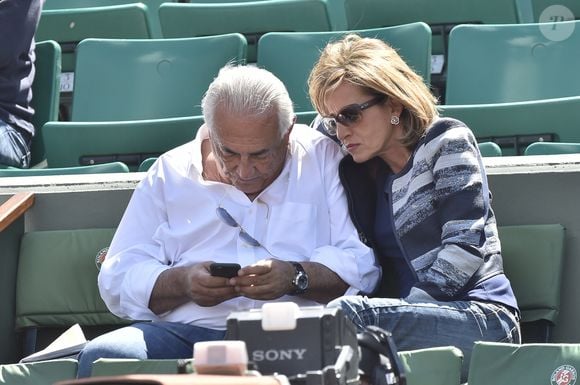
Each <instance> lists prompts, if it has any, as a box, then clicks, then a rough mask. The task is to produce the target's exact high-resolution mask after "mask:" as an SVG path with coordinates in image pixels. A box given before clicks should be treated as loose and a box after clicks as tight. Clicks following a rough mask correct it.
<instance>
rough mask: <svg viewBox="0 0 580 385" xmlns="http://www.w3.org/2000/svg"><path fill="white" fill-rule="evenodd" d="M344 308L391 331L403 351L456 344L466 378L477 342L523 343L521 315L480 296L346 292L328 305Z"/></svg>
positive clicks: (359, 321) (362, 322)
mask: <svg viewBox="0 0 580 385" xmlns="http://www.w3.org/2000/svg"><path fill="white" fill-rule="evenodd" d="M328 306H329V307H341V308H342V309H343V310H344V312H345V314H346V315H347V317H348V318H350V319H351V320H352V321H353V322H354V324H355V325H356V327H357V328H358V329H359V330H360V329H363V328H364V327H365V326H367V325H375V326H379V327H381V328H383V329H385V330H387V331H390V332H391V333H392V335H393V340H394V342H395V344H396V346H397V349H398V350H400V351H403V350H413V349H423V348H428V347H436V346H456V347H458V348H459V349H461V351H462V352H463V356H464V359H463V365H462V370H461V380H462V382H465V381H467V369H468V368H469V360H470V358H471V351H472V349H473V343H474V342H475V341H501V342H511V343H520V341H521V336H520V326H519V321H518V319H517V317H516V316H515V315H514V314H512V313H511V312H510V311H508V310H507V309H506V308H504V307H503V306H499V305H496V304H492V303H484V302H477V301H455V302H407V301H404V300H401V299H395V298H368V297H362V296H347V297H341V298H338V299H336V300H334V301H332V302H330V303H329V304H328Z"/></svg>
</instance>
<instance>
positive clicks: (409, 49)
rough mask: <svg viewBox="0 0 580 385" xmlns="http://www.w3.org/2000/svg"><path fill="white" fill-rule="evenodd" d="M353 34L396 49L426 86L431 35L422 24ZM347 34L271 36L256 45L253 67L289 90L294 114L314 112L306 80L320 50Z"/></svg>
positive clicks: (280, 34) (289, 33)
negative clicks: (255, 60)
mask: <svg viewBox="0 0 580 385" xmlns="http://www.w3.org/2000/svg"><path fill="white" fill-rule="evenodd" d="M348 32H356V33H358V34H360V35H362V36H367V37H376V38H379V39H381V40H384V41H386V42H388V43H389V44H390V45H391V46H393V47H394V48H396V49H397V50H398V51H399V53H400V54H401V56H402V57H403V58H404V59H405V60H406V62H407V63H408V64H409V65H410V66H411V67H413V68H414V69H415V70H416V71H417V72H418V73H419V74H421V75H422V76H423V78H424V79H425V81H426V83H429V75H430V58H431V32H430V30H429V27H428V26H427V24H425V23H412V24H405V25H400V26H395V27H385V28H376V29H368V30H360V31H348ZM345 33H347V32H343V31H331V32H271V33H267V34H265V35H264V36H262V38H261V39H260V41H259V42H258V60H257V62H256V65H258V66H259V67H263V68H265V69H267V70H269V71H271V72H272V73H274V74H275V75H276V76H278V77H279V78H280V79H281V80H282V81H283V82H284V84H285V85H286V87H287V88H288V92H289V93H290V97H291V98H292V100H293V102H294V105H295V109H296V110H297V111H311V110H313V107H312V104H311V103H310V98H309V96H308V85H307V81H308V76H309V74H310V71H311V70H312V67H313V66H314V64H315V63H316V61H317V60H318V57H319V56H320V52H321V50H322V49H323V48H324V47H325V46H326V44H327V43H328V42H329V41H331V40H336V39H338V38H340V37H341V36H343V35H344V34H345Z"/></svg>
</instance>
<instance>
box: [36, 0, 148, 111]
mask: <svg viewBox="0 0 580 385" xmlns="http://www.w3.org/2000/svg"><path fill="white" fill-rule="evenodd" d="M50 1H51V0H49V1H48V2H49V3H50ZM147 12H148V9H147V7H146V6H145V5H144V4H143V3H132V4H124V5H112V6H103V7H89V8H70V9H47V10H43V11H42V14H41V16H40V21H39V24H38V29H37V31H36V40H37V41H41V40H54V41H56V42H58V43H59V44H60V46H61V49H62V75H61V82H60V91H61V100H60V120H70V114H71V111H70V109H71V98H72V92H73V91H74V71H75V60H76V59H75V58H76V55H75V51H76V46H77V44H78V43H79V42H80V41H82V40H83V39H86V38H90V37H94V38H114V39H117V38H118V39H121V38H123V39H149V38H151V37H152V32H151V27H150V24H149V19H148V16H147Z"/></svg>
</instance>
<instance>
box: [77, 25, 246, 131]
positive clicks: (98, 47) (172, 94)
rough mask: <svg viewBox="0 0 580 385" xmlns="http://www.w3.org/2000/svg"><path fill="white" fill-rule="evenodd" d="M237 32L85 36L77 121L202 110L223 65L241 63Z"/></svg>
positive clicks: (241, 40) (242, 50)
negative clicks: (149, 36) (185, 35)
mask: <svg viewBox="0 0 580 385" xmlns="http://www.w3.org/2000/svg"><path fill="white" fill-rule="evenodd" d="M246 46H247V43H246V39H245V38H244V36H242V35H241V34H238V33H232V34H227V35H219V36H207V37H194V38H183V39H136V40H135V39H134V40H123V39H86V40H83V41H82V42H81V43H80V44H79V45H78V46H77V61H76V72H75V91H74V93H73V106H72V118H71V120H72V121H77V122H80V121H84V122H97V121H115V120H141V119H161V118H170V117H181V116H192V115H199V114H201V106H200V104H201V99H202V97H203V95H204V93H205V91H206V90H207V88H208V87H209V84H210V83H211V82H212V81H213V79H214V78H215V77H216V76H217V74H218V72H219V70H220V69H221V68H222V67H223V66H224V65H226V64H227V63H229V62H237V63H242V62H244V59H245V57H246Z"/></svg>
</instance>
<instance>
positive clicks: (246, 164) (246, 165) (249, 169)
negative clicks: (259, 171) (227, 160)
mask: <svg viewBox="0 0 580 385" xmlns="http://www.w3.org/2000/svg"><path fill="white" fill-rule="evenodd" d="M253 173H254V165H253V163H252V161H250V160H249V159H243V158H242V159H241V160H240V164H239V165H238V175H239V176H240V178H242V179H249V178H251V177H252V175H253Z"/></svg>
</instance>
